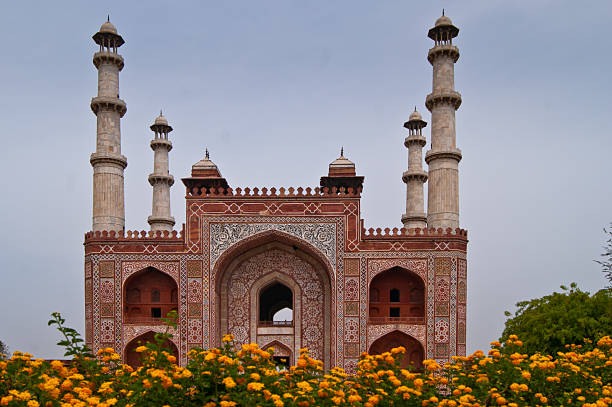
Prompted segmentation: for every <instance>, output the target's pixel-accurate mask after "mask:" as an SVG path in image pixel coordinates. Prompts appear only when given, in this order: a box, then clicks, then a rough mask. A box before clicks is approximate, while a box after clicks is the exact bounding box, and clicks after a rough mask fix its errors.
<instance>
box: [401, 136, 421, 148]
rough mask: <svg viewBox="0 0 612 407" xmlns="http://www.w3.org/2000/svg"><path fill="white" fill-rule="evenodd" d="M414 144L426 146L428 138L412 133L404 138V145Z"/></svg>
mask: <svg viewBox="0 0 612 407" xmlns="http://www.w3.org/2000/svg"><path fill="white" fill-rule="evenodd" d="M413 144H417V145H418V146H420V147H424V146H425V145H426V144H427V140H426V139H425V137H423V136H419V135H416V134H412V135H410V136H408V137H406V138H405V139H404V146H405V147H410V146H411V145H413Z"/></svg>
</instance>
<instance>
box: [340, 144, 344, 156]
mask: <svg viewBox="0 0 612 407" xmlns="http://www.w3.org/2000/svg"><path fill="white" fill-rule="evenodd" d="M340 157H344V146H342V147H340Z"/></svg>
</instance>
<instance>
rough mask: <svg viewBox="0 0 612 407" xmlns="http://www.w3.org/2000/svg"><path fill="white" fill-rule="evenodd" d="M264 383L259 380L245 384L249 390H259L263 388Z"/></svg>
mask: <svg viewBox="0 0 612 407" xmlns="http://www.w3.org/2000/svg"><path fill="white" fill-rule="evenodd" d="M263 387H264V384H263V383H259V382H251V383H249V384H247V390H250V391H253V390H254V391H259V390H261V389H263Z"/></svg>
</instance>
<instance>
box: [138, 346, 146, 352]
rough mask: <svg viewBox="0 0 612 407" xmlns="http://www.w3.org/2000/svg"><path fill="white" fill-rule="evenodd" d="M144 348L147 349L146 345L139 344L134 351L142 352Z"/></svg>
mask: <svg viewBox="0 0 612 407" xmlns="http://www.w3.org/2000/svg"><path fill="white" fill-rule="evenodd" d="M146 350H147V347H146V346H139V347H137V348H136V352H139V353H141V352H144V351H146Z"/></svg>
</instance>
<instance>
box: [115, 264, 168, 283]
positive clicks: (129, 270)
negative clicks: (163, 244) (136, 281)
mask: <svg viewBox="0 0 612 407" xmlns="http://www.w3.org/2000/svg"><path fill="white" fill-rule="evenodd" d="M149 267H152V268H154V269H157V270H159V271H161V272H162V273H166V274H168V275H169V276H170V277H172V278H173V279H174V281H175V282H176V284H177V285H178V284H179V262H178V261H123V262H121V283H122V284H125V281H126V280H127V279H128V278H129V277H130V276H131V275H132V274H134V273H137V272H139V271H141V270H144V269H146V268H149Z"/></svg>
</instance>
